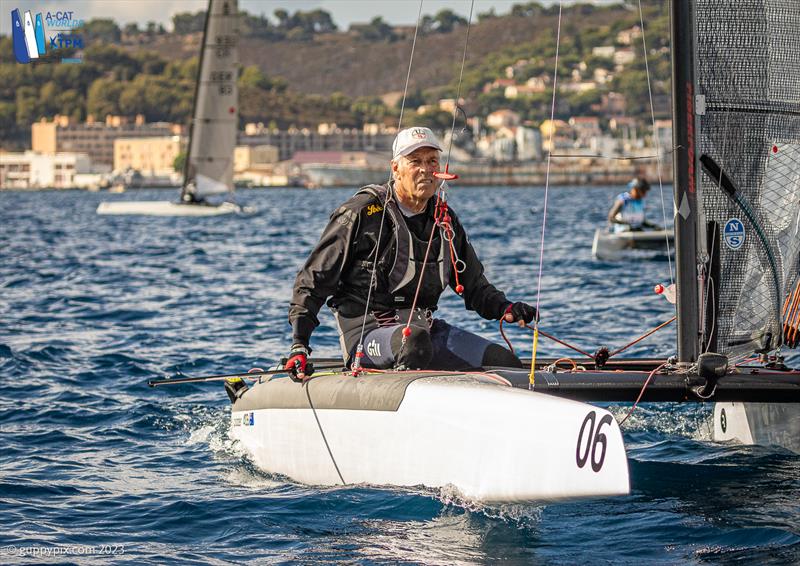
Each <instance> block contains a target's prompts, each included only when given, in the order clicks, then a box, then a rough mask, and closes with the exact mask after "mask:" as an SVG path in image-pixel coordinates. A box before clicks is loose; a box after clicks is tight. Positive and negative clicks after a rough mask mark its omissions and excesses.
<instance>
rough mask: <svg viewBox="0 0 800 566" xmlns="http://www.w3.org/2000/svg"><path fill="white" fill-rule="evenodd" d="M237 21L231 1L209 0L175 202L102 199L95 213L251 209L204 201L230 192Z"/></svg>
mask: <svg viewBox="0 0 800 566" xmlns="http://www.w3.org/2000/svg"><path fill="white" fill-rule="evenodd" d="M237 20H238V9H237V0H209V5H208V12H207V13H206V23H205V29H204V31H203V43H202V48H201V51H200V70H199V73H198V78H197V84H196V86H195V100H194V113H193V118H192V124H191V130H190V134H189V151H188V158H187V159H186V164H185V165H184V170H183V187H182V189H181V195H180V201H179V202H169V201H128V202H103V203H100V206H98V207H97V213H98V214H142V215H152V216H216V215H220V214H230V213H237V212H239V213H241V212H252V211H250V210H244V209H243V208H242V207H241V206H239V205H237V204H235V203H233V202H226V201H224V202H220V203H216V204H214V203H211V202H208V201H207V200H206V199H207V198H208V197H212V196H215V195H221V194H226V193H227V194H232V193H233V153H234V149H235V147H236V130H237V126H238V100H239V98H238V90H237V87H236V78H237V68H236V67H237V64H238V61H239V56H238V50H237V41H238V24H237Z"/></svg>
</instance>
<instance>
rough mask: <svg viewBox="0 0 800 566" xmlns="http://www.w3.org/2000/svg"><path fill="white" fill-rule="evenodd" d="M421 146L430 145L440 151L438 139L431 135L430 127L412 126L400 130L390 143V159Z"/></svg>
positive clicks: (406, 153)
mask: <svg viewBox="0 0 800 566" xmlns="http://www.w3.org/2000/svg"><path fill="white" fill-rule="evenodd" d="M421 147H432V148H434V149H438V150H439V151H442V146H440V145H439V140H437V139H436V136H435V135H433V132H432V131H431V129H430V128H422V127H416V126H415V127H413V128H406V129H405V130H400V133H398V134H397V137H396V138H394V143H393V144H392V154H393V155H392V159H397V158H398V157H400V156H401V155H408V154H409V153H412V152H414V151H416V150H418V149H419V148H421Z"/></svg>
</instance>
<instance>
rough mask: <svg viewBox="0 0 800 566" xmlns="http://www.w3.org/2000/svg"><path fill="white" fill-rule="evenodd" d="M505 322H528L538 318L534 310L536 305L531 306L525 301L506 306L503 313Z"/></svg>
mask: <svg viewBox="0 0 800 566" xmlns="http://www.w3.org/2000/svg"><path fill="white" fill-rule="evenodd" d="M503 316H504V317H505V320H506V322H520V321H522V322H524V323H525V324H529V323H530V322H531V321H533V319H534V318H535V319H536V320H539V313H538V312H536V307H532V306H531V305H529V304H527V303H522V302H518V303H512V304H510V305H508V306H507V307H506V312H504V313H503Z"/></svg>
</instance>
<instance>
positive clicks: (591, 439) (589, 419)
mask: <svg viewBox="0 0 800 566" xmlns="http://www.w3.org/2000/svg"><path fill="white" fill-rule="evenodd" d="M596 420H597V413H596V412H595V411H590V412H589V414H588V415H586V418H585V419H584V420H583V424H582V425H581V430H580V432H579V433H578V443H577V446H576V448H575V463H576V464H578V467H579V468H583V467H584V466H586V463H587V462H590V463H591V465H592V471H594V472H595V473H597V472H599V471H600V470H602V469H603V462H604V461H605V459H606V447H607V445H608V440H607V438H606V435H605V434H604V433H602V432H600V429H601V428H603V425H609V424H611V423H612V422H613V420H614V419H613V418H612V417H611V415H608V414H606V415H604V416H603V417H602V418H601V419H600V423H598V425H597V428H595V422H596ZM587 425H588V428H587ZM584 434H585V435H586V441H585V442H584V439H583V438H584ZM598 445H599V449H598Z"/></svg>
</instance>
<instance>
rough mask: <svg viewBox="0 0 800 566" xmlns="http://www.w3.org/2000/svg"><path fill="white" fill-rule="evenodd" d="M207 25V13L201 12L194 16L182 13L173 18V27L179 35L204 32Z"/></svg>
mask: <svg viewBox="0 0 800 566" xmlns="http://www.w3.org/2000/svg"><path fill="white" fill-rule="evenodd" d="M205 24H206V12H205V10H201V11H199V12H196V13H194V14H191V13H189V12H182V13H180V14H175V15H174V16H172V26H173V29H174V30H175V33H177V34H178V35H186V34H189V33H196V32H199V31H203V28H204V27H205Z"/></svg>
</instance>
